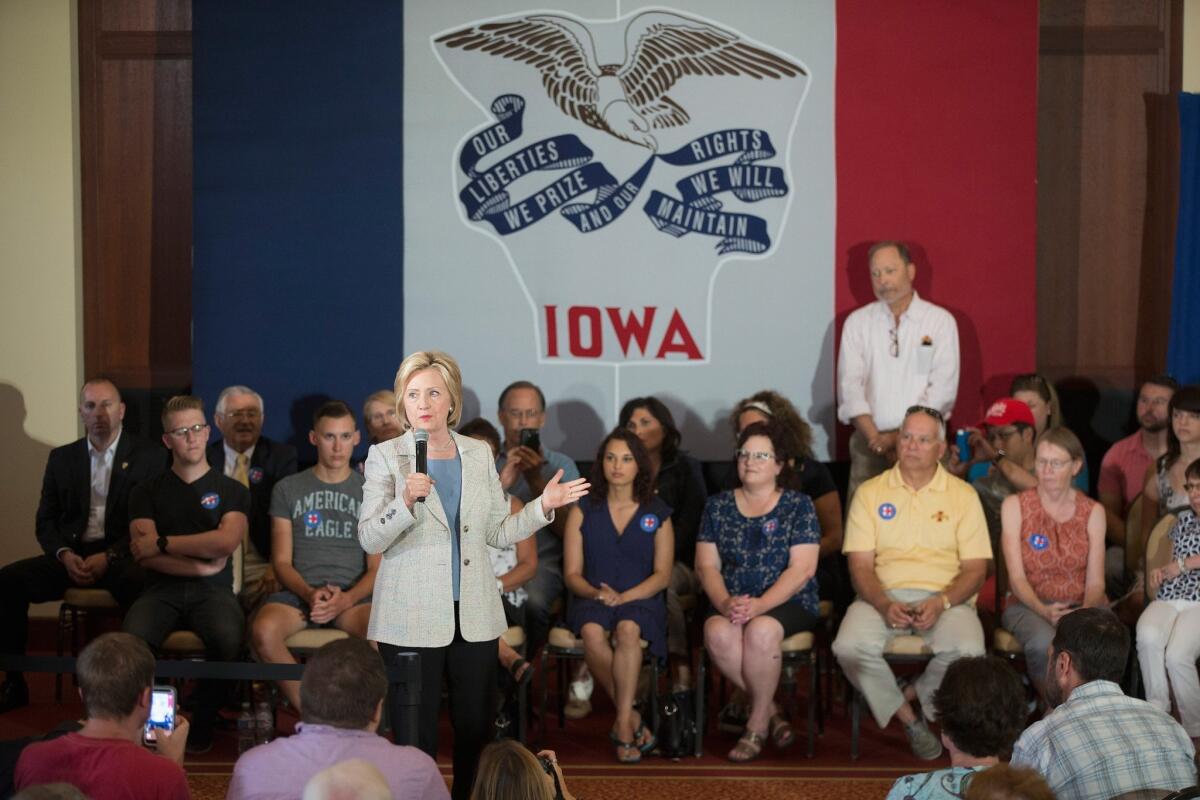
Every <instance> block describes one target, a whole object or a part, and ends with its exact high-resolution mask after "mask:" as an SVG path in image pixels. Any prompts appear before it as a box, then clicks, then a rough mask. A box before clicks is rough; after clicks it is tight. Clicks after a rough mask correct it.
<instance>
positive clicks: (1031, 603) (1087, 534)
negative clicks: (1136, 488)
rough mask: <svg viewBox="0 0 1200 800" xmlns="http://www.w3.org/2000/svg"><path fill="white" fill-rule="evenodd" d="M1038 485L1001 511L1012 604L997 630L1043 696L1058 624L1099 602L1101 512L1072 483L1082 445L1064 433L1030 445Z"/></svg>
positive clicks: (1058, 431)
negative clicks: (1010, 639)
mask: <svg viewBox="0 0 1200 800" xmlns="http://www.w3.org/2000/svg"><path fill="white" fill-rule="evenodd" d="M1034 468H1035V469H1036V471H1037V481H1038V483H1037V486H1036V487H1035V488H1033V489H1027V490H1025V491H1023V492H1021V493H1020V494H1014V495H1010V496H1009V497H1007V498H1005V500H1004V502H1003V503H1002V504H1001V506H1000V520H1001V526H1002V531H1001V534H1000V543H1001V548H1002V550H1003V552H1004V565H1005V567H1006V568H1007V569H1008V584H1009V590H1010V591H1011V592H1012V594H1013V598H1014V600H1015V602H1013V603H1011V604H1010V605H1009V606H1008V608H1006V609H1005V610H1004V614H1003V617H1002V620H1003V623H1004V627H1005V628H1007V629H1008V630H1010V631H1011V632H1012V634H1013V635H1014V636H1015V637H1016V638H1017V640H1018V641H1019V642H1020V643H1021V646H1022V647H1023V648H1024V650H1025V663H1026V666H1027V671H1028V673H1029V678H1030V680H1032V681H1033V685H1034V687H1035V688H1036V689H1037V690H1038V694H1039V695H1043V697H1044V689H1045V685H1046V664H1047V659H1048V657H1047V648H1048V647H1049V645H1050V642H1051V641H1052V640H1053V639H1054V629H1055V627H1056V626H1057V625H1058V621H1059V619H1061V618H1062V617H1063V616H1065V615H1066V614H1069V613H1070V612H1071V611H1074V610H1075V609H1076V608H1080V607H1082V606H1099V605H1103V604H1104V603H1105V602H1106V598H1105V596H1104V525H1105V521H1104V507H1103V506H1101V505H1100V504H1099V503H1097V502H1096V501H1095V500H1092V499H1091V498H1090V497H1088V496H1087V495H1085V494H1083V492H1080V491H1079V490H1077V489H1075V488H1074V487H1073V486H1072V485H1071V482H1072V480H1073V479H1074V478H1075V476H1076V475H1077V474H1078V473H1079V470H1080V469H1082V468H1083V445H1081V444H1080V443H1079V438H1078V437H1076V436H1075V434H1073V433H1071V432H1070V431H1069V430H1067V429H1066V428H1051V429H1049V430H1047V431H1046V432H1045V433H1044V434H1042V436H1041V438H1040V439H1039V440H1038V444H1037V458H1036V461H1035V462H1034Z"/></svg>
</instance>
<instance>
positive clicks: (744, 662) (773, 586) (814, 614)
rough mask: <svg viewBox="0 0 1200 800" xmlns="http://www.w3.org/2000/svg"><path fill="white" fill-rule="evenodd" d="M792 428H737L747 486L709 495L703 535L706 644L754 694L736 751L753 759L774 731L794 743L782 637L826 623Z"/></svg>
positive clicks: (781, 743)
mask: <svg viewBox="0 0 1200 800" xmlns="http://www.w3.org/2000/svg"><path fill="white" fill-rule="evenodd" d="M791 456H792V454H791V453H790V452H788V449H787V444H786V437H785V434H784V432H783V429H782V428H781V427H780V426H778V425H775V424H774V423H769V422H768V423H764V422H757V423H754V424H752V425H749V426H747V427H746V429H745V430H743V431H742V433H741V434H740V435H739V436H738V450H737V467H738V479H739V483H740V486H738V487H737V488H736V489H732V490H730V491H726V492H722V493H721V494H718V495H714V496H713V497H710V498H709V500H708V503H707V504H706V505H705V507H704V519H703V521H702V522H701V525H700V534H699V536H698V537H697V542H696V574H697V575H698V576H699V578H700V583H701V585H702V586H703V587H704V592H705V594H706V595H707V596H708V600H709V603H710V604H711V608H710V610H709V612H708V616H707V618H706V619H705V621H704V644H705V647H707V648H708V652H709V655H711V656H712V660H713V663H714V664H716V666H717V669H719V670H720V671H721V673H722V674H723V675H724V676H725V677H726V678H728V679H729V680H730V681H731V682H732V683H733V684H734V685H735V686H736V687H737V688H738V689H741V690H742V691H744V692H745V693H746V695H747V696H748V697H749V699H750V716H749V718H748V719H747V721H746V729H745V732H744V733H743V734H742V737H741V738H740V739H739V740H738V743H737V745H736V746H734V748H733V749H732V750H730V751H729V755H728V757H729V759H730V760H731V761H736V762H745V761H752V760H754V759H755V758H757V757H758V756H759V754H760V753H761V752H762V748H763V745H764V743H765V741H766V740H767V738H768V737H769V738H770V739H771V741H772V743H773V744H774V745H775V746H776V747H778V748H780V749H782V748H785V747H788V746H790V745H792V744H793V743H795V741H796V734H795V731H793V730H792V726H791V723H789V722H788V720H787V718H786V717H784V716H783V714H781V713H780V712H779V708H778V706H776V705H775V701H774V697H775V690H776V688H777V687H778V685H779V676H780V668H781V663H782V662H781V659H780V644H781V643H782V642H783V640H784V639H785V638H787V637H789V636H792V635H794V634H796V633H799V632H801V631H808V630H812V629H813V628H815V627H816V625H817V622H818V619H819V617H818V613H819V612H818V607H817V581H816V580H815V578H814V575H815V573H816V568H817V555H818V552H819V550H820V544H819V543H820V539H821V529H820V527H819V526H818V524H817V512H816V509H815V508H814V507H813V503H812V500H811V499H809V497H808V495H806V494H803V493H802V492H798V491H796V490H794V489H788V488H784V487H785V486H786V485H787V479H788V473H789V471H790V470H791V466H790V459H791Z"/></svg>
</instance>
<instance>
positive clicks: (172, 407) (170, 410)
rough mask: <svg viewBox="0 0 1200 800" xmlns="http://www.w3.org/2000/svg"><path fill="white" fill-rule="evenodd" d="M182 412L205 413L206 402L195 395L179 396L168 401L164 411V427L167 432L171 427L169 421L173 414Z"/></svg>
mask: <svg viewBox="0 0 1200 800" xmlns="http://www.w3.org/2000/svg"><path fill="white" fill-rule="evenodd" d="M180 411H199V412H200V413H201V414H203V413H204V401H203V400H201V399H200V398H199V397H196V396H195V395H194V394H177V395H175V396H174V397H172V398H171V399H170V400H168V401H167V403H166V405H164V406H163V410H162V426H163V430H166V429H167V428H168V427H169V426H168V425H167V420H168V419H170V418H171V415H172V414H177V413H179V412H180Z"/></svg>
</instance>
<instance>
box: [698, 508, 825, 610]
mask: <svg viewBox="0 0 1200 800" xmlns="http://www.w3.org/2000/svg"><path fill="white" fill-rule="evenodd" d="M696 541H697V542H712V543H713V544H715V545H716V546H717V554H718V555H719V556H720V557H721V577H722V578H723V579H724V580H725V588H727V589H728V590H729V593H730V594H731V595H735V596H736V595H742V594H744V595H749V596H750V597H762V596H763V593H765V592H766V591H767V590H768V589H770V588H771V586H773V585H774V584H775V581H777V580H779V576H780V575H782V574H783V571H784V570H785V569H787V567H788V561H789V560H790V556H791V553H790V552H789V551H790V549H791V548H792V547H793V546H795V545H798V544H820V543H821V525H820V523H819V522H818V521H817V509H816V507H815V506H813V502H812V500H810V499H809V497H808V495H806V494H804V493H802V492H797V491H795V490H793V489H785V490H784V491H783V494H782V495H781V496H780V498H779V502H778V503H776V504H775V508H773V509H771V511H769V512H768V513H766V514H764V515H762V516H761V517H745V516H742V512H740V511H738V507H737V501H736V500H735V499H734V496H733V491H732V490H730V491H727V492H721V493H720V494H718V495H713V496H712V497H710V498H708V502H707V503H706V504H705V505H704V520H703V521H702V522H701V524H700V534H699V535H698V536H697V537H696ZM788 602H793V603H800V605H801V607H802V608H804V610H805V611H807V612H808V613H810V614H812V615H813V616H814V617H815V616H817V615H818V614H819V613H820V611H819V609H818V607H817V606H818V600H817V578H816V576H815V575H814V576H813V577H811V578H809V579H808V581H807V582H806V583H805V584H804V585H803V586H802V587H800V591H799V592H797V593H796V596H795V597H793V598H791V600H790V601H788Z"/></svg>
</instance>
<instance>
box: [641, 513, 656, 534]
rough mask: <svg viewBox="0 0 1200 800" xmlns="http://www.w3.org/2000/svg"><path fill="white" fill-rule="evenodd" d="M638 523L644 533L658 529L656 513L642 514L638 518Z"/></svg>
mask: <svg viewBox="0 0 1200 800" xmlns="http://www.w3.org/2000/svg"><path fill="white" fill-rule="evenodd" d="M638 525H639V526H640V527H641V529H642V530H644V531H645V532H646V533H654V532H655V531H656V530H658V515H657V514H643V515H642V518H641V519H640V520H638Z"/></svg>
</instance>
